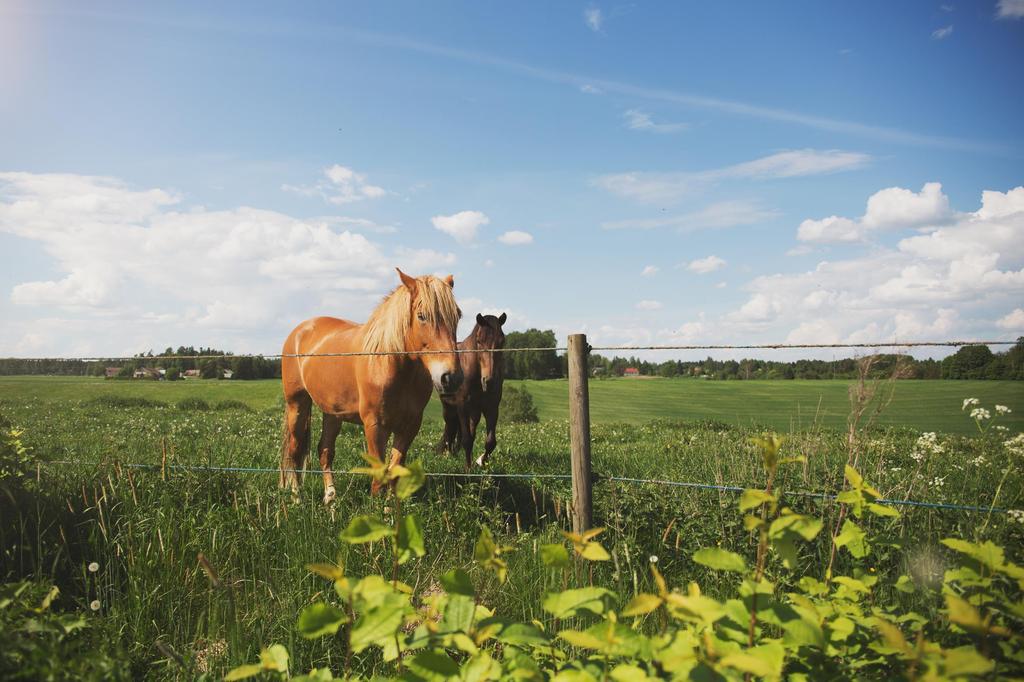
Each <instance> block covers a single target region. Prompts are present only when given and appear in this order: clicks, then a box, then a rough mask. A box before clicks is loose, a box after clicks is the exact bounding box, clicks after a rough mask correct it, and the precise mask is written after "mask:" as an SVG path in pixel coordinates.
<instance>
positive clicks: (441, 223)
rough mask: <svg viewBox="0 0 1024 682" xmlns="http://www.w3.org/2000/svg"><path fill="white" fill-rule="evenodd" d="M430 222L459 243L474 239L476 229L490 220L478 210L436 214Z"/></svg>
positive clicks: (466, 242)
mask: <svg viewBox="0 0 1024 682" xmlns="http://www.w3.org/2000/svg"><path fill="white" fill-rule="evenodd" d="M430 222H432V223H433V224H434V227H436V228H437V229H439V230H441V232H444V233H445V234H447V235H451V236H452V237H454V238H455V241H457V242H459V243H460V244H468V243H470V242H472V241H473V240H474V239H476V233H477V230H479V229H480V227H481V226H483V225H486V224H488V223H489V222H491V219H490V218H488V217H487V215H486V214H484V213H482V212H480V211H459V212H458V213H454V214H452V215H436V216H434V217H433V218H431V219H430Z"/></svg>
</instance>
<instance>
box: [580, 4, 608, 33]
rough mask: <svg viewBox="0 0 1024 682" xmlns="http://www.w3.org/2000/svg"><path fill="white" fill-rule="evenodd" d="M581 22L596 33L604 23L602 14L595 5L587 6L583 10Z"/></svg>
mask: <svg viewBox="0 0 1024 682" xmlns="http://www.w3.org/2000/svg"><path fill="white" fill-rule="evenodd" d="M583 23H585V24H586V25H587V28H589V29H590V30H591V31H593V32H595V33H597V32H598V31H600V30H601V26H602V25H603V24H604V14H602V12H601V10H600V9H598V8H597V7H588V8H587V9H585V10H583Z"/></svg>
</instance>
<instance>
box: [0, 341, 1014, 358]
mask: <svg viewBox="0 0 1024 682" xmlns="http://www.w3.org/2000/svg"><path fill="white" fill-rule="evenodd" d="M1017 343H1018V342H1017V341H880V342H875V343H761V344H680V345H649V346H588V348H587V350H588V351H590V352H593V351H605V352H607V351H659V350H783V349H827V348H870V349H879V348H961V347H963V346H1013V345H1016V344H1017ZM567 350H569V349H568V348H567V347H565V346H555V347H551V346H535V347H528V348H493V349H479V348H461V349H452V350H398V351H347V352H343V353H217V354H195V355H131V356H105V355H97V356H78V357H69V356H56V357H55V356H50V357H34V358H30V357H2V358H0V362H3V361H19V362H44V361H50V362H54V361H58V362H134V361H138V360H233V359H237V358H262V359H264V360H280V359H283V358H348V357H372V356H395V355H449V354H452V353H455V354H463V353H528V352H538V351H548V352H550V351H555V352H565V351H567Z"/></svg>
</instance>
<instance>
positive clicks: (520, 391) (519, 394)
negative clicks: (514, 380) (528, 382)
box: [500, 386, 540, 424]
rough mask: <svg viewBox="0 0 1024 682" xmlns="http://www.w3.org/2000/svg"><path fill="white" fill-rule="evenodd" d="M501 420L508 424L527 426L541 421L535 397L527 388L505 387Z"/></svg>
mask: <svg viewBox="0 0 1024 682" xmlns="http://www.w3.org/2000/svg"><path fill="white" fill-rule="evenodd" d="M500 414H501V418H502V419H504V420H505V421H507V422H511V423H518V424H527V423H536V422H539V421H540V417H538V416H537V408H536V407H535V406H534V404H533V396H532V395H530V392H529V391H527V390H526V389H525V388H516V387H515V386H505V387H504V388H503V390H502V394H501V412H500Z"/></svg>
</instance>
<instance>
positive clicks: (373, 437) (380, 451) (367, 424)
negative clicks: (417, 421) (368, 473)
mask: <svg viewBox="0 0 1024 682" xmlns="http://www.w3.org/2000/svg"><path fill="white" fill-rule="evenodd" d="M363 433H364V434H365V435H366V452H367V454H369V455H370V457H373V458H374V459H379V460H381V461H383V460H384V449H385V448H386V447H387V444H388V436H389V435H391V433H390V432H389V431H388V430H387V429H386V428H385V427H384V426H383V425H381V424H379V423H377V421H376V420H371V419H367V418H364V419H363ZM380 489H381V485H380V483H378V482H377V481H376V480H375V481H374V482H373V483H372V484H370V494H371V495H376V494H378V493H379V492H380Z"/></svg>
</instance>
